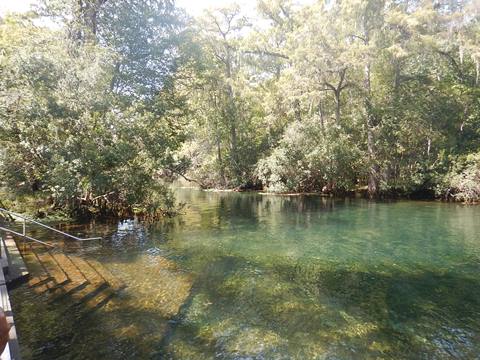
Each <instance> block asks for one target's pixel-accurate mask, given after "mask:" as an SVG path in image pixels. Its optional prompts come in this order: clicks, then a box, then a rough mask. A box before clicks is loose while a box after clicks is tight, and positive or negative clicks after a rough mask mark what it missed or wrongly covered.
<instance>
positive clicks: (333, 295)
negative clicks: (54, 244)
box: [13, 189, 480, 359]
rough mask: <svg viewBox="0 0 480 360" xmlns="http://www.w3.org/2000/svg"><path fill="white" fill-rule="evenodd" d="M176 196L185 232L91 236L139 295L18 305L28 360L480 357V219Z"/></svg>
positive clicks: (479, 213)
mask: <svg viewBox="0 0 480 360" xmlns="http://www.w3.org/2000/svg"><path fill="white" fill-rule="evenodd" d="M177 196H178V200H179V201H182V202H186V203H187V204H188V206H187V208H186V212H185V214H184V215H182V216H180V217H177V218H175V219H171V220H165V221H162V222H159V223H157V224H155V225H154V226H150V227H148V228H143V227H137V228H135V229H134V230H132V231H118V230H117V228H116V226H112V225H101V224H96V225H94V226H93V225H89V226H88V227H85V228H84V230H85V232H86V233H90V232H96V233H103V234H104V235H105V238H104V240H103V241H102V242H101V243H100V244H96V245H95V244H92V245H88V246H84V247H82V248H80V249H77V250H75V251H78V252H80V253H81V254H82V256H84V257H86V258H92V259H97V260H100V261H101V262H102V263H103V264H104V265H105V266H106V267H107V268H108V269H109V270H110V271H111V272H112V273H114V274H115V275H116V276H117V277H118V278H120V279H121V280H122V281H124V282H125V283H126V285H127V286H128V287H127V288H126V290H124V291H123V292H122V293H121V294H120V295H119V296H117V297H116V298H114V299H113V300H112V301H111V302H109V303H108V304H107V305H105V306H104V307H102V308H100V309H98V310H96V311H95V312H94V313H90V314H89V315H88V316H85V317H80V318H79V317H78V316H74V314H65V312H63V313H62V312H61V311H59V309H58V307H56V306H55V304H48V303H43V304H41V305H39V304H38V301H36V300H35V299H37V298H35V295H34V294H33V293H32V292H31V290H30V289H28V288H27V287H26V286H23V287H20V288H18V289H16V290H15V291H14V294H13V299H14V311H15V313H16V317H17V326H18V332H19V336H20V340H21V346H22V348H23V349H24V350H23V351H24V357H25V358H27V359H28V358H32V359H55V358H58V359H449V358H462V359H478V358H480V207H476V206H464V205H460V204H444V203H437V202H412V201H397V202H369V201H365V200H358V199H357V200H354V199H350V200H343V199H342V200H332V199H326V198H321V197H314V196H311V197H285V196H273V195H260V194H254V193H252V194H239V193H215V192H202V191H198V190H192V189H179V190H178V191H177ZM15 303H16V304H15ZM35 314H36V315H35ZM38 314H41V316H40V315H38ZM32 318H34V319H35V321H32V320H31V319H32Z"/></svg>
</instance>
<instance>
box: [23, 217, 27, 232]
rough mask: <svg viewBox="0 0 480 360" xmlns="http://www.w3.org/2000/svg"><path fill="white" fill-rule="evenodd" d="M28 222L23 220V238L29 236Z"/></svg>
mask: <svg viewBox="0 0 480 360" xmlns="http://www.w3.org/2000/svg"><path fill="white" fill-rule="evenodd" d="M26 223H27V221H26V220H25V219H23V236H25V235H27V229H26V228H27V224H26Z"/></svg>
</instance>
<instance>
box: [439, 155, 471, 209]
mask: <svg viewBox="0 0 480 360" xmlns="http://www.w3.org/2000/svg"><path fill="white" fill-rule="evenodd" d="M437 191H439V194H440V195H443V196H445V197H449V196H451V197H453V198H454V199H455V200H458V201H463V202H466V203H476V202H479V201H480V153H476V154H468V155H467V156H461V157H459V158H457V159H456V160H455V161H454V162H453V166H452V169H451V170H450V171H449V172H448V173H447V174H446V175H445V177H444V179H443V182H442V183H441V185H440V186H439V187H438V188H437Z"/></svg>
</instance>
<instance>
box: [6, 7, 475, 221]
mask: <svg viewBox="0 0 480 360" xmlns="http://www.w3.org/2000/svg"><path fill="white" fill-rule="evenodd" d="M0 144H1V151H0V182H1V183H0V186H1V187H2V189H3V190H2V194H4V195H2V199H3V200H4V202H6V203H8V204H10V205H12V206H14V205H15V204H16V203H18V202H19V201H22V199H31V198H33V199H36V200H35V201H37V202H38V203H41V204H43V206H46V207H48V209H52V210H55V209H61V210H63V211H65V212H66V213H68V214H70V215H74V216H92V215H114V216H122V215H126V214H132V213H134V212H135V213H143V214H159V213H162V214H164V213H170V212H173V211H174V210H175V208H176V205H175V200H174V198H173V197H172V195H171V194H170V192H169V190H168V183H169V181H171V180H173V179H176V178H184V179H186V180H188V181H191V182H193V183H196V184H198V185H199V186H201V187H203V188H224V189H235V188H236V189H263V190H264V191H272V192H281V193H284V192H323V193H329V194H334V195H344V194H347V193H351V192H360V193H363V194H364V195H365V196H369V197H371V198H375V197H394V196H395V197H396V196H405V197H437V198H442V199H449V200H458V201H465V202H475V201H477V200H479V199H480V2H479V1H478V0H463V1H462V0H460V1H458V0H439V1H428V0H425V1H419V0H393V1H386V0H326V1H317V2H315V3H313V4H309V5H300V4H296V3H294V2H292V1H289V0H259V1H258V3H257V13H256V14H255V15H254V16H253V15H252V14H244V13H243V12H242V10H241V8H240V7H239V6H236V5H234V4H232V5H229V6H227V7H225V8H220V9H211V10H209V11H205V13H204V14H203V15H202V16H199V17H198V18H191V17H189V16H188V15H187V13H186V11H185V10H183V9H181V8H178V7H177V6H176V5H175V3H174V1H171V0H123V1H110V0H68V1H63V0H44V1H42V2H40V3H39V4H37V5H36V6H34V7H33V9H32V11H30V12H28V13H25V14H17V15H9V16H6V17H4V18H2V19H1V20H0ZM25 201H26V200H25Z"/></svg>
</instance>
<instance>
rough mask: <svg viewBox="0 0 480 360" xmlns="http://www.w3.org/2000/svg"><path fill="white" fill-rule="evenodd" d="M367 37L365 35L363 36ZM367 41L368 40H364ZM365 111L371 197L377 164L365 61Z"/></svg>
mask: <svg viewBox="0 0 480 360" xmlns="http://www.w3.org/2000/svg"><path fill="white" fill-rule="evenodd" d="M365 38H366V39H368V38H367V37H365ZM366 43H368V40H366ZM364 87H365V89H364V90H365V101H364V103H365V113H366V124H365V125H366V128H367V153H368V163H369V164H368V166H369V169H368V196H369V197H370V198H373V197H375V196H376V195H377V191H378V185H377V166H376V165H375V139H374V134H373V129H372V127H373V114H372V103H371V82H370V62H369V61H367V63H366V65H365V79H364Z"/></svg>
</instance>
